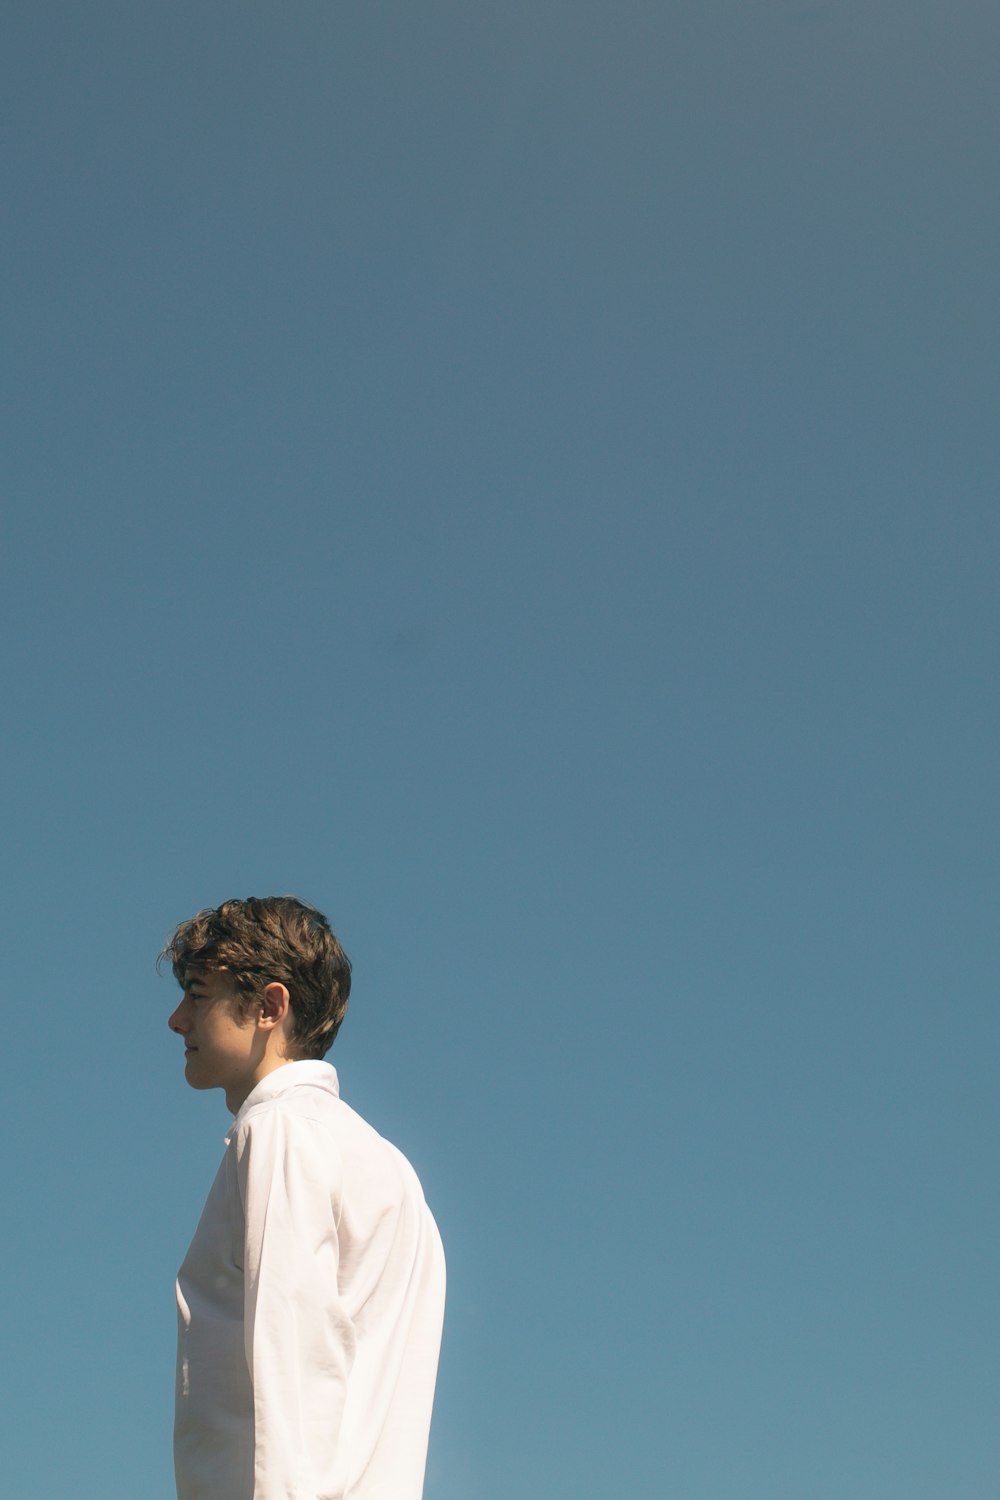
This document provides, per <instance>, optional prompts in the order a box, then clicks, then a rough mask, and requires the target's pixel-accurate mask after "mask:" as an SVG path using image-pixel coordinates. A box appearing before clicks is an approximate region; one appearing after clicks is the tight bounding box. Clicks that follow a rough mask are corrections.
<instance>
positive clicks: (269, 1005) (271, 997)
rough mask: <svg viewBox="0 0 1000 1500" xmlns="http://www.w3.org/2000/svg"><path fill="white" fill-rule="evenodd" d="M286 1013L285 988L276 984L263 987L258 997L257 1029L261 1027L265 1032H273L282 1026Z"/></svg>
mask: <svg viewBox="0 0 1000 1500" xmlns="http://www.w3.org/2000/svg"><path fill="white" fill-rule="evenodd" d="M288 1012H289V1003H288V991H287V990H286V988H285V986H284V985H283V984H278V983H273V984H268V985H265V986H264V989H263V991H262V992H261V997H260V1015H259V1016H258V1017H257V1025H258V1027H262V1028H263V1029H264V1030H265V1031H274V1030H275V1029H276V1027H279V1026H280V1025H281V1024H282V1022H283V1021H284V1019H285V1017H286V1016H287V1015H288Z"/></svg>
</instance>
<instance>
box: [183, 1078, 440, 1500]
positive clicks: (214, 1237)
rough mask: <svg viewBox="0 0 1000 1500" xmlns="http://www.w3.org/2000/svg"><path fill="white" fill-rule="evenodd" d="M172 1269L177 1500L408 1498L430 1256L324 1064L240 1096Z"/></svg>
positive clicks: (433, 1250) (423, 1372)
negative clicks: (193, 1226)
mask: <svg viewBox="0 0 1000 1500" xmlns="http://www.w3.org/2000/svg"><path fill="white" fill-rule="evenodd" d="M226 1146H227V1149H226V1153H225V1156H224V1157H223V1159H222V1164H221V1166H220V1167H219V1171H218V1174H217V1176H216V1178H215V1182H214V1183H213V1185H212V1189H211V1192H210V1193H209V1196H208V1201H207V1202H206V1204H205V1209H204V1212H203V1213H202V1216H201V1220H200V1222H199V1224H198V1228H197V1230H196V1231H195V1236H194V1239H193V1240H192V1242H191V1247H190V1249H189V1250H188V1253H187V1256H186V1257H185V1260H184V1264H183V1265H182V1266H181V1269H180V1272H179V1275H178V1278H177V1310H178V1341H177V1403H176V1420H175V1427H174V1463H175V1472H176V1479H177V1494H178V1500H420V1497H421V1495H422V1492H423V1481H424V1467H425V1462H426V1455H427V1439H428V1432H429V1428H430V1419H431V1405H432V1401H433V1395H434V1382H435V1377H436V1373H437V1362H438V1349H439V1345H440V1338H441V1322H442V1316H443V1311H444V1280H445V1277H444V1255H443V1252H442V1249H441V1240H440V1237H439V1235H438V1232H437V1227H436V1225H435V1223H434V1220H433V1218H432V1217H431V1214H430V1211H429V1209H428V1208H427V1204H426V1203H425V1201H424V1195H423V1193H422V1191H421V1188H420V1184H419V1182H418V1181H417V1177H416V1174H415V1173H414V1171H413V1168H412V1167H411V1166H410V1164H409V1162H407V1160H406V1159H405V1157H404V1156H402V1155H401V1153H400V1152H399V1151H397V1150H396V1148H395V1147H394V1146H391V1145H390V1144H389V1142H388V1141H385V1140H383V1139H382V1137H381V1136H379V1135H378V1134H377V1133H376V1132H375V1131H374V1130H373V1129H372V1128H371V1126H370V1125H367V1124H366V1123H365V1121H364V1120H362V1119H361V1118H360V1116H359V1115H357V1114H355V1113H354V1111H353V1110H352V1109H350V1108H349V1107H348V1106H347V1105H346V1104H345V1103H344V1102H343V1100H342V1099H341V1098H340V1097H339V1089H338V1085H337V1075H336V1072H335V1071H334V1069H333V1068H332V1067H331V1066H330V1065H329V1063H325V1062H295V1063H287V1064H285V1065H284V1066H283V1067H280V1068H277V1069H276V1070H275V1071H274V1072H273V1073H270V1074H268V1076H267V1077H266V1078H264V1079H263V1081H262V1082H261V1083H259V1084H258V1085H257V1087H256V1088H255V1089H254V1091H253V1092H252V1093H251V1094H250V1096H249V1097H248V1099H247V1100H246V1102H245V1104H244V1105H243V1107H242V1108H241V1110H240V1111H239V1114H238V1115H237V1116H236V1119H235V1120H234V1122H233V1127H232V1130H231V1131H230V1134H229V1135H228V1136H227V1138H226Z"/></svg>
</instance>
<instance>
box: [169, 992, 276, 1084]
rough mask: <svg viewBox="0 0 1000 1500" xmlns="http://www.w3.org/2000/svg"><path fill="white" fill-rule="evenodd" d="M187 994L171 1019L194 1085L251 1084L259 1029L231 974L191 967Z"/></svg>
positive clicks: (257, 1059)
mask: <svg viewBox="0 0 1000 1500" xmlns="http://www.w3.org/2000/svg"><path fill="white" fill-rule="evenodd" d="M183 990H184V993H183V996H182V998H181V1002H180V1004H179V1005H178V1006H177V1009H176V1010H175V1011H174V1012H173V1014H172V1015H171V1016H170V1018H169V1020H168V1022H167V1024H168V1026H169V1027H170V1030H171V1031H174V1032H176V1033H177V1035H178V1036H180V1037H182V1038H183V1040H184V1076H185V1078H186V1079H187V1081H188V1083H189V1084H190V1085H191V1087H192V1088H194V1089H225V1090H226V1095H227V1097H228V1096H229V1095H230V1094H231V1093H234V1092H238V1091H239V1090H240V1089H243V1088H244V1087H245V1086H247V1085H250V1086H252V1081H253V1075H254V1073H255V1071H256V1069H257V1067H258V1065H259V1062H260V1040H259V1037H258V1028H257V1025H256V1021H255V1018H254V1015H253V1012H251V1013H250V1014H249V1015H248V1014H246V1012H245V1009H244V1007H243V1006H242V1005H241V1003H240V997H239V994H238V992H237V989H236V984H235V982H234V980H233V978H232V975H230V974H227V973H226V972H225V971H224V970H218V969H193V968H192V969H188V970H187V971H186V972H185V974H184V984H183Z"/></svg>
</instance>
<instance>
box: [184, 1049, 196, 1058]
mask: <svg viewBox="0 0 1000 1500" xmlns="http://www.w3.org/2000/svg"><path fill="white" fill-rule="evenodd" d="M197 1050H198V1048H197V1047H185V1048H184V1056H185V1057H190V1056H191V1053H192V1052H197Z"/></svg>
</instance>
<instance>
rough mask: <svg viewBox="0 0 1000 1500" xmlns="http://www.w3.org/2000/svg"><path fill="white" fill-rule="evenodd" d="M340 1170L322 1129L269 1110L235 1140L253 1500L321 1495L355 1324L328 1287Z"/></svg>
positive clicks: (334, 1269)
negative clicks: (241, 1223)
mask: <svg viewBox="0 0 1000 1500" xmlns="http://www.w3.org/2000/svg"><path fill="white" fill-rule="evenodd" d="M338 1178H339V1170H338V1163H337V1161H336V1157H335V1152H334V1147H333V1144H332V1142H331V1141H330V1137H329V1134H328V1132H327V1131H325V1130H324V1128H323V1127H322V1125H321V1124H320V1123H319V1122H317V1121H315V1120H312V1119H309V1118H307V1117H303V1116H300V1115H297V1114H294V1113H292V1112H286V1111H285V1110H283V1109H280V1108H272V1109H268V1110H263V1111H261V1112H260V1113H259V1114H258V1115H256V1116H251V1118H250V1119H248V1120H247V1121H246V1123H245V1125H244V1126H243V1129H242V1130H241V1132H240V1138H239V1139H238V1141H237V1180H238V1184H239V1191H240V1196H241V1199H242V1204H243V1212H244V1221H245V1230H244V1338H245V1348H246V1360H247V1367H248V1370H249V1375H250V1382H251V1385H252V1388H253V1410H254V1488H253V1500H316V1497H317V1496H319V1495H322V1494H325V1493H329V1492H330V1491H329V1489H328V1488H327V1487H326V1481H327V1479H328V1478H329V1476H330V1475H331V1473H332V1472H333V1469H334V1463H335V1457H336V1450H337V1440H338V1435H339V1432H340V1427H341V1422H342V1419H343V1413H344V1404H345V1400H346V1395H347V1382H348V1377H349V1374H350V1370H351V1365H352V1363H353V1361H354V1354H355V1344H356V1340H355V1330H354V1326H353V1324H352V1322H351V1320H350V1318H349V1317H348V1316H347V1313H346V1311H345V1309H344V1307H343V1305H342V1302H341V1299H340V1296H339V1291H338V1270H339V1263H340V1255H339V1246H338V1234H337V1227H338V1215H339V1196H340V1195H339V1190H338V1189H339V1182H338Z"/></svg>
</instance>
